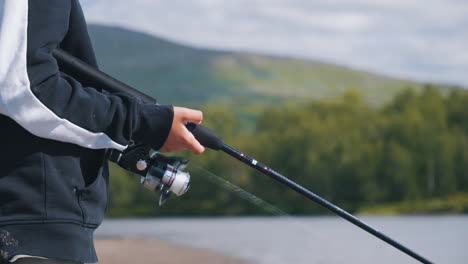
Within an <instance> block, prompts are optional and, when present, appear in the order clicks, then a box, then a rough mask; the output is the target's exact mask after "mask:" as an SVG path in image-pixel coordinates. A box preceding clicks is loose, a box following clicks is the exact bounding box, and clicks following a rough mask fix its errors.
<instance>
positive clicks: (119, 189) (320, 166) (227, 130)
mask: <svg viewBox="0 0 468 264" xmlns="http://www.w3.org/2000/svg"><path fill="white" fill-rule="evenodd" d="M204 116H205V121H204V125H206V126H207V127H209V128H211V129H212V130H213V131H216V132H217V133H219V134H220V135H222V136H223V138H224V139H225V142H226V143H228V144H229V145H231V146H233V147H235V148H237V149H240V150H242V151H244V152H245V153H247V154H248V155H250V156H252V157H255V158H256V159H257V160H259V161H261V162H263V163H265V164H268V165H269V166H270V167H272V168H273V169H275V170H276V171H278V172H280V173H282V174H283V175H285V176H287V177H289V178H291V179H292V180H294V181H296V182H297V183H299V184H301V185H303V186H305V187H306V188H308V189H310V190H311V191H313V192H315V193H316V194H318V195H320V196H322V197H324V198H326V199H327V200H329V201H331V202H333V203H335V204H337V205H339V206H340V207H342V208H344V209H346V210H350V211H352V212H360V211H361V210H363V208H372V207H375V206H377V207H378V206H385V205H397V206H398V205H403V207H402V208H404V205H407V206H408V204H411V205H412V206H409V207H408V208H407V210H406V211H404V210H403V212H406V213H418V212H428V211H436V212H437V211H439V212H450V213H461V212H465V213H466V212H468V91H467V90H464V89H451V90H450V91H446V90H442V89H440V88H438V87H436V86H432V85H427V86H426V87H425V88H424V89H423V90H422V91H421V92H415V91H414V90H412V89H407V90H405V91H404V92H402V93H400V94H399V95H397V96H396V97H395V98H394V99H393V100H392V101H391V102H389V103H387V104H385V105H383V106H381V107H379V108H376V107H372V106H370V105H368V104H366V103H365V102H364V101H363V99H362V97H361V96H360V95H359V94H356V93H354V92H352V91H349V92H347V93H346V94H345V95H344V96H342V97H341V98H338V99H336V100H327V101H323V100H322V101H310V102H306V103H303V104H295V105H278V106H275V107H271V108H268V109H265V110H264V111H263V113H262V114H260V115H259V116H258V117H257V118H256V121H255V123H254V124H252V125H250V127H249V128H246V125H245V124H243V123H242V122H240V121H239V119H238V118H237V117H236V116H235V115H234V114H232V113H231V112H230V111H229V109H225V108H223V107H222V106H210V107H206V108H205V109H204ZM178 154H180V155H183V156H186V157H189V158H190V159H191V160H192V161H191V162H192V163H193V164H194V165H195V167H192V169H191V168H190V166H189V167H188V168H187V170H188V171H189V172H191V174H192V186H191V189H190V190H189V192H188V193H187V194H185V195H184V196H181V197H177V198H176V197H175V196H174V197H172V198H171V199H170V200H169V201H168V202H167V203H166V205H164V206H163V207H157V205H156V202H155V201H156V200H157V199H158V197H157V195H155V194H154V193H151V192H150V191H148V190H146V189H143V188H142V187H141V186H140V185H139V179H138V177H136V176H134V175H129V174H128V173H126V172H125V171H123V170H121V169H118V168H117V167H116V166H112V168H111V169H112V170H111V182H110V184H111V186H110V205H109V210H108V215H109V216H128V215H134V216H135V215H136V216H155V215H166V216H170V215H194V216H195V215H241V214H269V212H268V210H265V209H262V208H260V207H258V206H255V205H253V204H252V203H250V202H248V201H245V200H243V199H242V198H240V197H239V196H238V195H236V194H235V193H233V192H229V191H228V190H226V189H225V188H222V186H220V185H218V184H216V183H214V182H213V181H210V177H205V176H207V175H212V177H216V176H213V175H218V176H219V177H221V178H223V179H225V180H227V181H230V182H232V183H234V184H236V185H238V186H240V187H241V188H243V189H245V190H246V191H248V192H250V193H252V194H254V195H256V196H258V197H259V198H261V199H263V200H265V201H267V202H268V203H271V204H273V205H274V206H276V207H278V208H280V209H281V210H284V211H285V212H287V213H291V214H314V213H324V210H323V209H321V208H320V207H319V206H317V205H315V204H313V203H312V202H310V201H308V200H306V199H305V198H303V197H301V196H299V195H298V194H296V193H295V192H293V191H291V190H289V189H288V188H286V187H284V186H282V185H280V184H278V183H276V182H274V181H273V180H271V179H270V178H268V177H266V176H263V175H261V174H259V173H258V172H256V171H254V170H253V169H251V168H249V167H248V166H245V165H243V164H241V163H239V162H238V161H237V160H235V159H233V158H231V157H229V156H227V155H225V154H223V153H221V152H216V151H212V150H207V151H206V152H205V153H204V154H202V155H200V156H194V155H191V154H188V153H178ZM200 168H203V169H200ZM428 204H433V205H434V204H435V205H434V207H433V208H426V205H428ZM364 211H365V210H364Z"/></svg>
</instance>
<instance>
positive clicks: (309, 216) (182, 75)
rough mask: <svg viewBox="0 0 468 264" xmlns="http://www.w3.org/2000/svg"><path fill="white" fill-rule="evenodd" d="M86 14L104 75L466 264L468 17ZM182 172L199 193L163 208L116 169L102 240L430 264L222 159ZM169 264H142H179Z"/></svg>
mask: <svg viewBox="0 0 468 264" xmlns="http://www.w3.org/2000/svg"><path fill="white" fill-rule="evenodd" d="M81 2H82V5H83V8H84V12H85V16H86V17H87V20H88V23H89V31H90V35H91V37H92V39H93V43H94V46H95V52H96V55H97V57H98V60H99V64H100V67H101V69H102V70H103V71H105V72H107V73H109V74H110V75H112V76H114V77H116V78H118V79H120V80H122V81H124V82H127V83H128V84H130V85H131V86H133V87H136V88H138V89H140V90H141V91H144V92H146V93H148V94H150V95H151V96H153V97H155V98H157V99H158V101H159V102H161V103H168V104H174V105H180V106H186V107H193V108H197V109H202V110H203V111H204V117H205V120H204V122H203V124H204V125H206V126H207V127H209V128H211V129H212V130H214V131H216V132H217V133H219V134H220V135H222V136H223V138H224V139H225V142H226V143H228V144H229V145H231V146H234V147H236V148H237V149H240V150H242V151H243V152H245V153H247V154H249V155H250V156H252V157H255V158H256V159H257V160H259V161H262V162H264V163H265V164H268V165H269V166H270V167H272V168H273V169H275V170H276V171H278V172H280V173H282V174H283V175H286V176H287V177H289V178H291V179H292V180H294V181H296V182H297V183H299V184H301V185H303V186H305V187H306V188H309V189H310V190H312V191H313V192H315V193H316V194H318V195H320V196H322V197H324V198H326V199H327V200H329V201H331V202H332V203H335V204H337V205H338V206H340V207H342V208H343V209H345V210H347V211H349V212H352V213H354V214H358V215H359V216H360V217H362V218H363V219H365V220H366V221H367V222H369V223H370V224H372V225H376V226H377V227H379V228H381V231H382V232H384V233H388V235H390V236H391V237H394V238H395V239H396V240H397V241H400V242H402V243H403V244H405V245H407V246H409V247H410V248H414V249H417V250H416V251H418V252H419V253H420V254H422V255H424V256H426V257H428V258H429V259H432V260H433V261H435V262H437V263H465V261H466V259H467V258H468V253H467V252H466V250H464V249H463V248H464V247H466V246H465V245H466V244H467V243H468V228H467V226H468V217H467V216H466V215H464V214H466V213H468V90H467V88H468V74H467V71H468V49H467V48H466V47H468V34H467V31H466V29H467V28H468V2H466V1H458V0H445V1H437V0H430V1H422V0H421V1H419V0H409V1H403V0H391V1H390V0H381V1H370V0H331V1H330V0H328V1H325V0H320V1H306V0H287V1H286V0H268V1H266V0H249V1H247V0H237V1H227V0H225V1H222V0H173V1H162V0H161V1H160V0H153V1H151V0H133V1H123V0H82V1H81ZM178 155H181V156H184V157H188V158H190V159H191V163H192V165H191V166H189V167H188V171H189V172H191V174H192V186H191V189H190V191H189V192H188V193H187V194H185V195H184V196H182V197H178V198H175V197H172V198H171V199H170V200H169V201H168V202H167V204H166V205H164V206H163V207H157V206H156V203H155V201H156V200H157V196H156V195H155V194H153V193H151V192H149V191H147V190H145V189H143V188H142V187H141V186H140V185H139V179H138V177H136V176H133V175H130V174H128V173H127V172H126V171H124V170H121V169H119V168H117V167H115V166H113V167H112V173H111V175H112V177H111V182H110V204H109V208H108V213H107V215H108V219H107V220H106V221H105V223H104V225H103V227H102V228H101V229H100V230H99V231H98V235H100V236H101V237H112V238H115V237H121V238H122V237H125V238H128V237H138V238H141V237H145V238H146V239H158V240H161V241H165V242H169V243H173V244H175V245H183V246H184V247H188V248H198V249H203V250H205V249H208V250H210V252H214V253H221V254H222V255H223V256H231V257H233V258H234V259H230V258H223V257H220V256H217V257H215V256H212V255H210V256H209V257H207V258H206V259H204V260H200V262H202V261H203V262H205V263H210V262H211V263H244V262H242V261H250V262H252V263H273V264H275V263H287V262H292V261H294V262H295V263H343V262H348V263H376V262H379V263H415V262H414V261H413V260H412V259H411V258H410V257H407V256H406V255H404V254H403V253H400V252H398V251H396V250H394V249H392V248H391V247H390V246H387V245H386V244H383V243H381V242H380V241H378V240H377V239H375V238H373V237H370V236H369V235H367V234H365V233H364V232H363V231H361V230H359V229H358V228H357V227H354V226H351V225H349V224H348V223H346V222H345V221H344V220H341V219H337V218H336V217H333V216H331V215H330V214H329V213H327V212H326V211H325V210H323V209H322V208H320V207H319V206H318V205H315V204H314V203H312V202H310V201H308V200H305V199H304V198H303V197H301V196H299V195H297V194H296V193H294V192H292V191H291V190H289V189H288V188H286V187H283V186H280V185H279V184H277V183H275V182H273V181H272V180H271V179H270V178H268V177H265V176H263V175H261V174H259V173H257V172H255V171H254V170H252V169H250V168H249V167H247V166H244V165H242V164H240V163H238V162H237V161H236V160H234V159H232V158H230V157H228V156H226V155H223V154H222V153H218V152H215V151H210V150H208V151H206V153H204V154H203V155H200V156H194V155H191V154H190V153H178ZM272 216H281V217H272ZM115 218H117V219H115ZM104 242H105V241H104ZM124 242H125V241H124ZM127 242H128V241H127ZM273 242H274V243H273ZM106 243H109V241H107V242H106ZM122 243H123V242H122ZM122 243H121V244H122ZM128 243H129V244H132V242H128ZM111 248H112V247H111ZM160 248H161V246H160ZM168 250H169V249H168ZM184 250H185V251H184ZM184 250H182V249H181V252H182V251H183V252H187V251H186V250H187V249H184ZM104 251H105V249H102V252H104ZM337 251H339V252H340V254H337V253H336V252H337ZM190 252H191V251H190ZM205 253H206V252H205ZM214 253H213V254H214ZM141 254H143V253H141ZM145 254H149V253H145ZM187 254H188V257H187V258H188V259H192V263H197V261H193V260H194V259H193V258H194V255H197V256H200V254H201V253H200V252H198V251H197V253H193V254H194V255H190V254H189V253H187ZM206 254H208V253H206ZM210 254H211V253H210ZM202 255H203V254H202ZM150 259H151V260H150ZM169 259H171V258H169ZM157 260H158V259H157V258H156V259H153V258H148V259H145V260H143V261H142V262H143V263H181V262H177V261H176V262H170V261H174V259H172V260H168V261H169V262H165V261H163V260H161V259H159V262H151V261H157ZM180 261H182V260H180ZM236 261H240V262H236ZM113 263H115V262H114V260H113Z"/></svg>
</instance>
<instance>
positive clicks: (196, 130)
mask: <svg viewBox="0 0 468 264" xmlns="http://www.w3.org/2000/svg"><path fill="white" fill-rule="evenodd" d="M185 126H186V127H187V129H188V130H189V131H190V132H192V134H193V135H194V136H195V138H196V139H197V140H198V142H200V144H202V145H203V146H204V147H206V148H210V149H213V150H220V149H221V148H222V147H223V146H224V140H223V139H222V138H221V137H220V136H218V135H217V134H216V133H215V132H213V131H211V130H210V129H209V128H207V127H205V126H202V125H197V124H195V123H193V122H187V123H186V124H185Z"/></svg>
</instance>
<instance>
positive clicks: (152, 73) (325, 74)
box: [89, 25, 423, 106]
mask: <svg viewBox="0 0 468 264" xmlns="http://www.w3.org/2000/svg"><path fill="white" fill-rule="evenodd" d="M89 31H90V35H91V38H92V40H93V43H94V46H95V50H96V54H97V57H98V61H99V64H100V67H101V69H102V70H104V71H106V72H107V73H109V74H111V75H113V76H115V77H117V78H118V79H121V80H122V81H124V82H127V83H129V84H130V85H132V86H134V87H136V88H138V89H140V90H142V91H143V92H146V93H148V94H150V95H151V96H154V97H157V98H158V99H159V100H160V101H161V102H169V103H182V104H185V105H194V106H199V105H204V104H207V103H215V104H219V103H223V104H234V105H239V104H241V105H245V104H251V103H254V104H258V103H260V104H271V103H279V102H286V101H301V100H307V99H329V98H335V97H337V96H341V95H342V94H344V93H345V92H346V91H347V90H354V91H356V92H358V93H360V94H361V95H362V96H363V98H364V99H365V100H366V101H367V102H369V103H370V104H372V105H380V104H382V103H384V102H386V101H388V100H389V99H391V98H392V97H393V96H394V95H395V94H397V93H398V92H399V91H401V90H403V89H405V88H408V87H411V88H413V89H416V90H419V89H421V87H422V86H423V84H421V83H418V82H414V81H407V80H399V79H396V78H392V77H388V76H384V75H381V74H374V73H369V72H366V71H361V70H354V69H353V68H350V67H347V66H341V65H334V64H331V63H326V62H319V61H315V60H310V59H299V58H293V57H287V56H270V55H259V54H254V53H251V52H235V51H222V50H210V49H205V48H199V47H190V46H186V45H183V44H179V43H176V42H173V41H169V40H165V39H162V38H159V37H155V36H151V35H149V34H146V33H141V32H135V31H131V30H128V29H124V28H120V27H109V26H101V25H90V26H89Z"/></svg>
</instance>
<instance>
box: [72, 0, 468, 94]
mask: <svg viewBox="0 0 468 264" xmlns="http://www.w3.org/2000/svg"><path fill="white" fill-rule="evenodd" d="M81 3H82V6H83V9H84V11H85V16H86V18H87V20H88V23H97V24H105V25H116V26H122V27H125V28H128V29H133V30H138V31H142V32H145V33H149V34H151V35H155V36H158V37H162V38H166V39H169V40H172V41H176V42H179V43H182V44H188V45H191V46H196V47H203V48H214V49H221V50H235V51H249V52H256V53H262V54H270V55H279V56H291V57H297V58H303V59H312V60H319V61H324V62H329V63H334V64H340V65H345V66H349V67H352V68H355V69H360V70H365V71H370V72H375V73H380V74H384V75H388V76H392V77H397V78H402V79H411V80H416V81H423V82H435V83H444V84H451V85H460V86H464V87H468V0H131V1H129V0H81Z"/></svg>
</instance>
